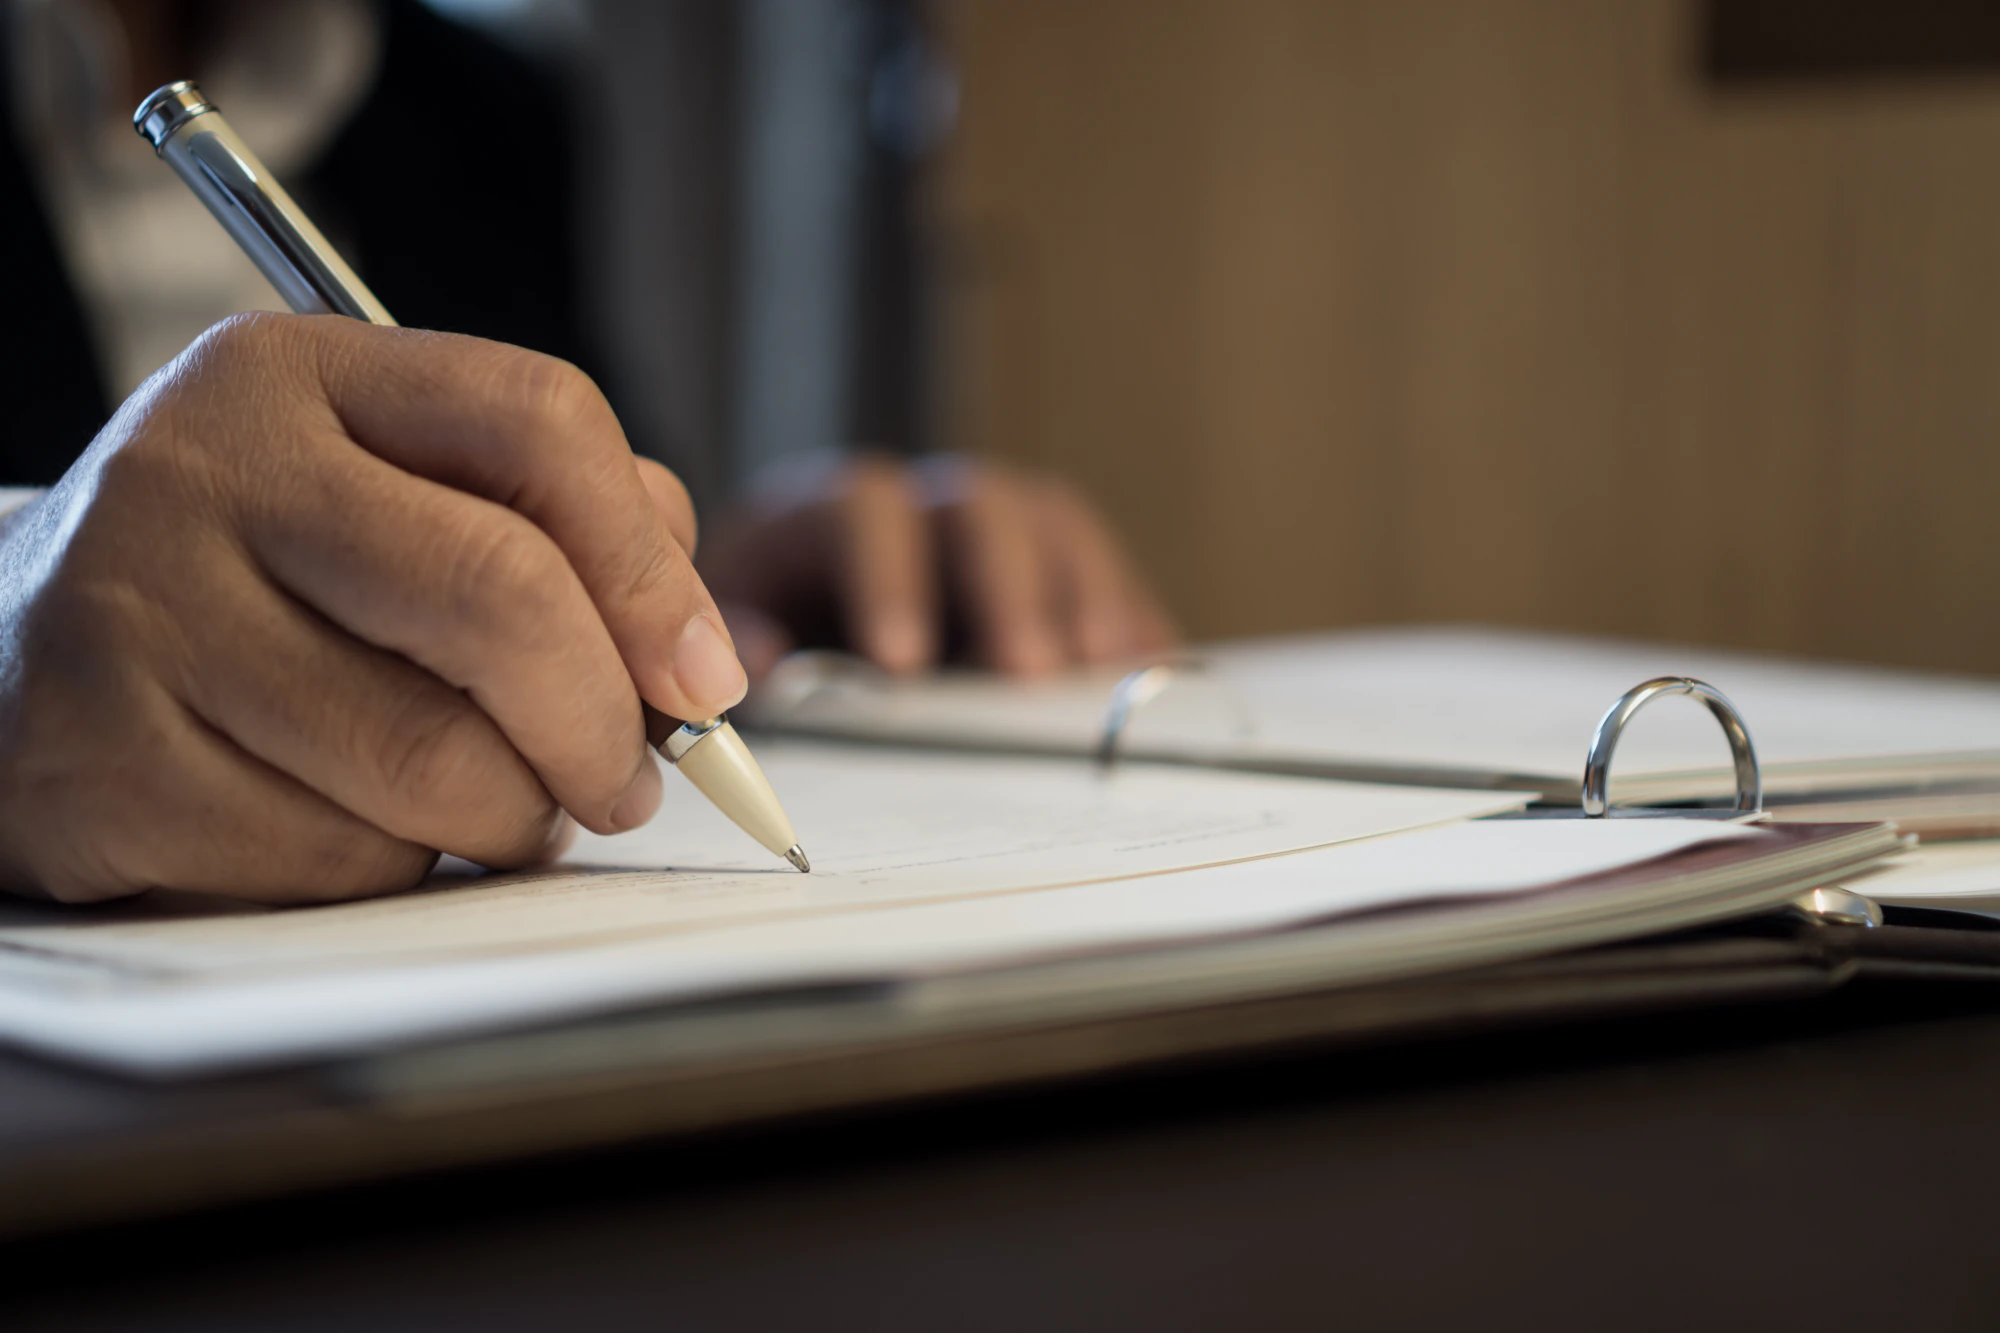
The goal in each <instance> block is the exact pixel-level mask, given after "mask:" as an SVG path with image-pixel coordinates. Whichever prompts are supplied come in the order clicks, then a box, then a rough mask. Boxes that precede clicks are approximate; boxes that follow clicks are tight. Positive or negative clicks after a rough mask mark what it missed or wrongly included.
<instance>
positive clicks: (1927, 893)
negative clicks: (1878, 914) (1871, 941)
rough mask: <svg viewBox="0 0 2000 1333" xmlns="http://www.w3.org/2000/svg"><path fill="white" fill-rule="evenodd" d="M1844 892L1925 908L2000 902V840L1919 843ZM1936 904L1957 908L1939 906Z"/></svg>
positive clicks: (1850, 882) (1855, 881)
mask: <svg viewBox="0 0 2000 1333" xmlns="http://www.w3.org/2000/svg"><path fill="white" fill-rule="evenodd" d="M1844 887H1846V888H1850V889H1852V890H1854V891H1855V892H1856V893H1862V894H1866V895H1868V896H1869V897H1871V898H1874V899H1876V900H1877V901H1879V902H1891V903H1914V904H1918V905H1922V904H1923V903H1925V902H1931V901H1937V900H1941V899H1954V898H1988V899H1995V900H2000V839H1982V840H1980V841H1978V842H1939V843H1921V844H1919V845H1918V846H1917V847H1916V848H1915V849H1914V850H1912V851H1910V852H1909V853H1908V854H1906V855H1903V856H1899V857H1897V858H1896V859H1895V860H1894V861H1891V862H1889V864H1888V865H1886V866H1884V867H1883V868H1882V869H1880V870H1877V871H1874V872H1873V873H1871V874H1868V875H1866V876H1864V877H1862V878H1859V879H1855V880H1852V881H1849V882H1848V883H1847V884H1846V885H1845V886H1844ZM1937 905H1938V906H1940V907H1949V906H1952V905H1953V904H1952V903H1950V902H1947V901H1938V903H1937Z"/></svg>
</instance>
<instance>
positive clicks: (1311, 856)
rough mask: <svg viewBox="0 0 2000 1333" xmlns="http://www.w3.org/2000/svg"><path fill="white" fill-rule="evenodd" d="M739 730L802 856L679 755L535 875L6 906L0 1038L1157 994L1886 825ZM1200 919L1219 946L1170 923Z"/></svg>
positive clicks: (87, 1054)
mask: <svg viewBox="0 0 2000 1333" xmlns="http://www.w3.org/2000/svg"><path fill="white" fill-rule="evenodd" d="M762 758H763V760H764V764H765V767H766V769H767V771H768V773H769V775H770V777H771V779H772V781H773V783H774V785H776V786H777V788H778V789H779V790H781V791H782V792H784V793H785V796H786V800H787V803H788V805H789V806H790V808H791V813H792V816H793V819H794V822H795V824H796V826H797V828H798V830H799V834H800V837H801V839H802V840H803V841H804V842H805V843H806V844H807V845H808V846H809V847H810V848H811V849H812V854H813V862H814V873H813V874H811V875H810V876H804V875H798V874H795V873H794V872H792V871H791V870H790V869H789V868H788V867H784V866H782V865H774V864H773V863H772V862H771V861H770V860H769V859H768V858H766V857H764V856H763V855H762V853H761V852H759V851H758V850H757V849H756V848H755V847H754V846H753V845H751V844H750V843H749V842H748V841H747V840H746V839H744V838H743V836H742V835H741V833H740V832H738V831H737V830H735V829H734V828H732V827H731V826H729V825H728V824H727V823H726V822H725V821H724V820H723V819H722V817H721V816H720V815H718V814H717V813H716V812H715V811H714V810H713V809H712V808H711V807H709V806H708V805H707V804H706V803H705V802H703V801H701V800H700V799H699V797H698V796H696V794H695V793H694V792H693V791H692V790H691V789H689V788H687V787H686V786H685V784H679V783H671V784H669V800H668V802H667V805H666V807H665V808H664V809H663V810H662V812H661V814H660V816H659V817H658V818H657V819H656V820H655V821H654V822H653V823H652V824H650V825H649V826H648V827H647V828H645V829H642V830H639V831H637V832H635V833H632V834H627V835H624V836H622V837H619V838H610V839H600V838H585V839H584V840H583V841H582V842H581V843H580V845H579V846H578V847H576V848H575V849H573V850H572V852H571V853H570V854H569V857H568V858H567V860H568V861H569V863H570V864H568V865H567V866H564V867H559V868H555V869H552V870H550V871H547V872H542V873H539V874H529V875H515V876H494V877H486V878H480V877H473V876H465V875H456V876H454V875H449V874H447V875H441V876H439V877H437V878H436V879H435V880H434V881H433V882H432V883H431V884H430V885H428V886H427V887H426V888H425V889H423V890H420V891H418V892H414V893H410V894H405V895H400V896H397V897H393V898H388V899H382V900H377V901H371V902H360V903H353V904H347V905H341V906H331V907H313V908H299V909H290V910H282V911H277V910H246V909H240V908H234V907H231V906H229V905H227V904H220V903H217V902H214V901H202V900H188V899H181V900H176V901H163V902H157V903H147V902H141V903H138V904H135V905H132V906H128V907H123V908H117V907H114V908H110V909H106V910H101V911H91V912H79V911H76V910H74V909H57V908H35V907H30V906H26V905H23V906H20V907H13V908H8V909H6V910H5V912H4V915H0V1037H5V1038H8V1039H11V1040H13V1041H16V1042H21V1043H26V1044H29V1045H32V1046H35V1047H37V1048H40V1049H43V1050H47V1051H51V1052H55V1053H59V1054H63V1055H66V1056H69V1057H72V1058H79V1059H85V1060H90V1061H95V1062H99V1063H104V1064H108V1065H112V1066H116V1067H119V1068H124V1069H128V1070H137V1071H142V1072H150V1073H162V1074H166V1073H185V1072H190V1071H202V1070H213V1069H220V1068H227V1067H233V1066H237V1065H242V1064H248V1063H259V1062H272V1061H292V1060H303V1059H309V1058H319V1057H325V1056H329V1055H336V1054H342V1053H355V1052H362V1051H372V1050H379V1049H381V1048H383V1047H384V1046H388V1045H393V1044H396V1043H403V1042H411V1041H418V1040H423V1039H428V1038H434V1037H438V1036H441V1035H446V1034H454V1033H462V1032H467V1031H476V1030H490V1029H494V1028H502V1027H507V1026H510V1025H517V1024H521V1023H529V1022H546V1021H553V1020H555V1019H558V1018H562V1017H565V1016H569V1015H575V1014H579V1013H585V1012H592V1011H599V1010H604V1009H609V1008H615V1007H622V1006H629V1005H633V1004H641V1003H644V1004H659V1003H665V1002H689V1001H694V1000H713V999H714V998H715V997H720V996H742V995H752V994H758V993H769V992H772V991H780V990H797V989H798V988H801V987H809V986H820V985H827V984H835V983H839V984H852V983H857V982H866V983H881V982H894V983H897V984H900V985H904V986H909V987H911V988H912V990H911V992H910V993H911V995H912V996H913V997H922V998H921V999H918V998H913V999H912V1003H913V1004H918V1005H920V1006H921V1005H928V1006H932V1007H935V1006H936V1005H939V1004H962V1005H963V1004H970V1005H973V1006H975V1007H984V1008H985V1009H987V1010H991V1008H992V1007H993V1006H1002V1007H1005V1006H1013V1007H1014V1008H1039V1009H1041V1010H1046V1009H1047V1008H1048V1007H1050V1006H1061V1005H1077V1004H1086V1005H1088V1004H1104V1003H1110V1002H1111V1001H1112V1000H1113V999H1114V998H1117V997H1123V998H1122V1000H1120V1001H1119V1002H1122V1003H1134V1004H1142V1003H1158V1002H1161V1001H1162V999H1163V998H1166V997H1175V998H1179V999H1187V998H1189V997H1192V996H1197V995H1215V994H1233V993H1241V992H1242V991H1243V990H1244V989H1245V988H1246V987H1248V988H1250V989H1253V990H1254V989H1255V988H1256V987H1257V986H1269V985H1276V984H1298V983H1299V982H1300V981H1301V980H1302V979H1307V980H1317V981H1321V982H1325V983H1327V984H1335V983H1344V982H1348V981H1359V980H1366V979H1369V978H1375V977H1382V976H1391V975H1399V974H1407V973H1410V972H1413V971H1423V970H1429V969H1437V968H1441V967H1452V966H1470V965H1472V964H1475V963H1479V962H1484V961H1492V960H1494V959H1497V958H1507V957H1519V956H1526V955H1529V954H1533V953H1537V952H1546V951H1549V950H1551V949H1557V948H1566V947H1574V946H1577V945H1581V944H1588V943H1592V942H1596V941H1598V940H1603V939H1610V938H1618V937H1620V936H1623V935H1628V934H1631V933H1635V932H1640V931H1646V930H1659V929H1667V928H1672V927H1676V926H1682V925H1688V924H1693V923H1696V922H1700V921H1706V920H1713V919H1718V918H1721V917H1725V916H1731V915H1740V914H1742V913H1744V912H1746V911H1754V910H1758V909H1760V908H1767V907H1769V906H1771V905H1772V904H1773V903H1776V902H1779V901H1781V900H1782V899H1783V898H1784V897H1785V896H1786V895H1788V894H1790V893H1795V892H1798V891H1801V890H1803V889H1805V888H1809V887H1812V886H1813V885H1814V884H1817V883H1821V882H1825V881H1826V880H1827V879H1828V878H1830V877H1833V876H1836V875H1840V874H1845V873H1849V872H1851V871H1852V870H1853V869H1854V868H1855V867H1857V866H1858V865H1861V864H1863V863H1866V862H1868V861H1870V860H1872V859H1875V858H1879V857H1881V856H1882V855H1884V854H1886V853H1888V852H1891V851H1894V850H1896V849H1897V847H1898V843H1897V841H1896V839H1895V837H1894V835H1893V833H1891V832H1890V831H1888V830H1885V829H1882V828H1880V827H1875V828H1862V829H1858V830H1857V829H1847V828H1843V829H1834V830H1804V829H1800V830H1793V831H1790V832H1772V831H1768V830H1760V829H1748V828H1743V827H1738V826H1732V825H1729V824H1726V823H1717V822H1714V821H1685V820H1609V821H1593V822H1590V823H1587V824H1586V823H1584V822H1582V821H1567V820H1565V821H1492V822H1478V823H1471V824H1468V823H1466V822H1464V821H1466V820H1467V819H1470V818H1473V817H1476V816H1481V815H1489V814H1493V813H1496V812H1502V811H1505V810H1508V809H1511V808H1513V807H1516V806H1518V805H1519V804H1520V803H1521V798H1520V797H1518V796H1507V795H1495V794H1494V793H1490V792H1487V793H1480V792H1461V791H1449V790H1432V789H1424V788H1416V787H1395V786H1368V785H1363V784H1356V783H1345V782H1333V781H1325V780H1316V779H1292V778H1281V777H1270V776H1261V775H1250V774H1238V773H1227V772H1217V771H1209V770H1202V769H1194V768H1186V767H1171V766H1147V765H1127V766H1125V767H1122V768H1121V769H1119V770H1117V771H1116V772H1114V773H1112V774H1110V775H1101V774H1099V773H1097V772H1095V771H1093V770H1091V769H1090V768H1088V767H1087V766H1084V765H1080V764H1077V763H1075V762H1073V761H1060V760H1032V759H1022V758H996V757H993V756H984V757H965V756H950V755H938V754H928V755H927V754H921V753H910V752H896V751H889V750H883V749H879V748H872V747H856V746H831V745H824V744H815V743H807V742H800V743H793V744H770V745H766V746H764V747H763V751H762ZM1663 858H1665V859H1663ZM1675 858H1682V859H1675ZM1686 858H1693V859H1691V860H1690V859H1686ZM1440 904H1450V905H1451V906H1449V907H1440V906H1439V905H1440ZM1502 909H1504V910H1502ZM1482 914H1483V915H1482ZM1331 918H1341V919H1342V920H1343V921H1345V922H1347V923H1348V924H1347V925H1345V926H1343V928H1342V929H1340V930H1337V931H1325V932H1313V933H1311V936H1312V938H1311V942H1310V944H1309V946H1302V945H1300V944H1299V943H1297V941H1298V940H1300V939H1305V938H1307V937H1306V936H1281V937H1270V938H1265V937H1266V936H1268V935H1269V932H1273V931H1285V930H1286V929H1287V928H1293V927H1298V926H1301V925H1304V924H1308V923H1312V922H1320V921H1325V920H1328V919H1331ZM1249 938H1259V939H1263V940H1264V942H1263V943H1262V945H1260V947H1259V948H1257V949H1253V950H1250V951H1249V952H1247V953H1246V952H1244V951H1243V949H1244V944H1243V942H1244V941H1245V940H1246V939H1249ZM1271 939H1279V940H1280V941H1281V942H1280V943H1279V944H1277V945H1273V944H1272V943H1271ZM1194 944H1199V945H1201V946H1202V947H1203V948H1204V949H1207V950H1210V951H1211V952H1208V953H1205V954H1204V955H1203V960H1202V961H1199V962H1197V961H1194V960H1192V959H1191V958H1190V957H1189V956H1188V955H1186V954H1185V952H1176V950H1184V949H1185V947H1187V946H1190V945H1194ZM1169 946H1172V947H1171V948H1170V947H1169ZM1064 959H1067V960H1070V961H1069V962H1068V963H1067V964H1065V965H1064V966H1065V967H1067V968H1068V969H1069V970H1067V971H1060V972H1050V971H1048V970H1047V969H1048V968H1050V967H1051V966H1054V963H1053V962H1052V961H1051V960H1064ZM1030 963H1033V964H1035V965H1036V966H1037V967H1038V968H1039V969H1040V970H1039V971H1036V972H1034V974H1033V976H1034V980H1032V982H1022V981H1021V980H1020V978H1022V977H1023V976H1025V975H1027V974H1026V973H1024V972H1022V971H1021V969H1022V968H1023V967H1025V966H1026V965H1028V964H1030ZM947 983H948V984H947ZM954 997H955V998H954Z"/></svg>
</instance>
